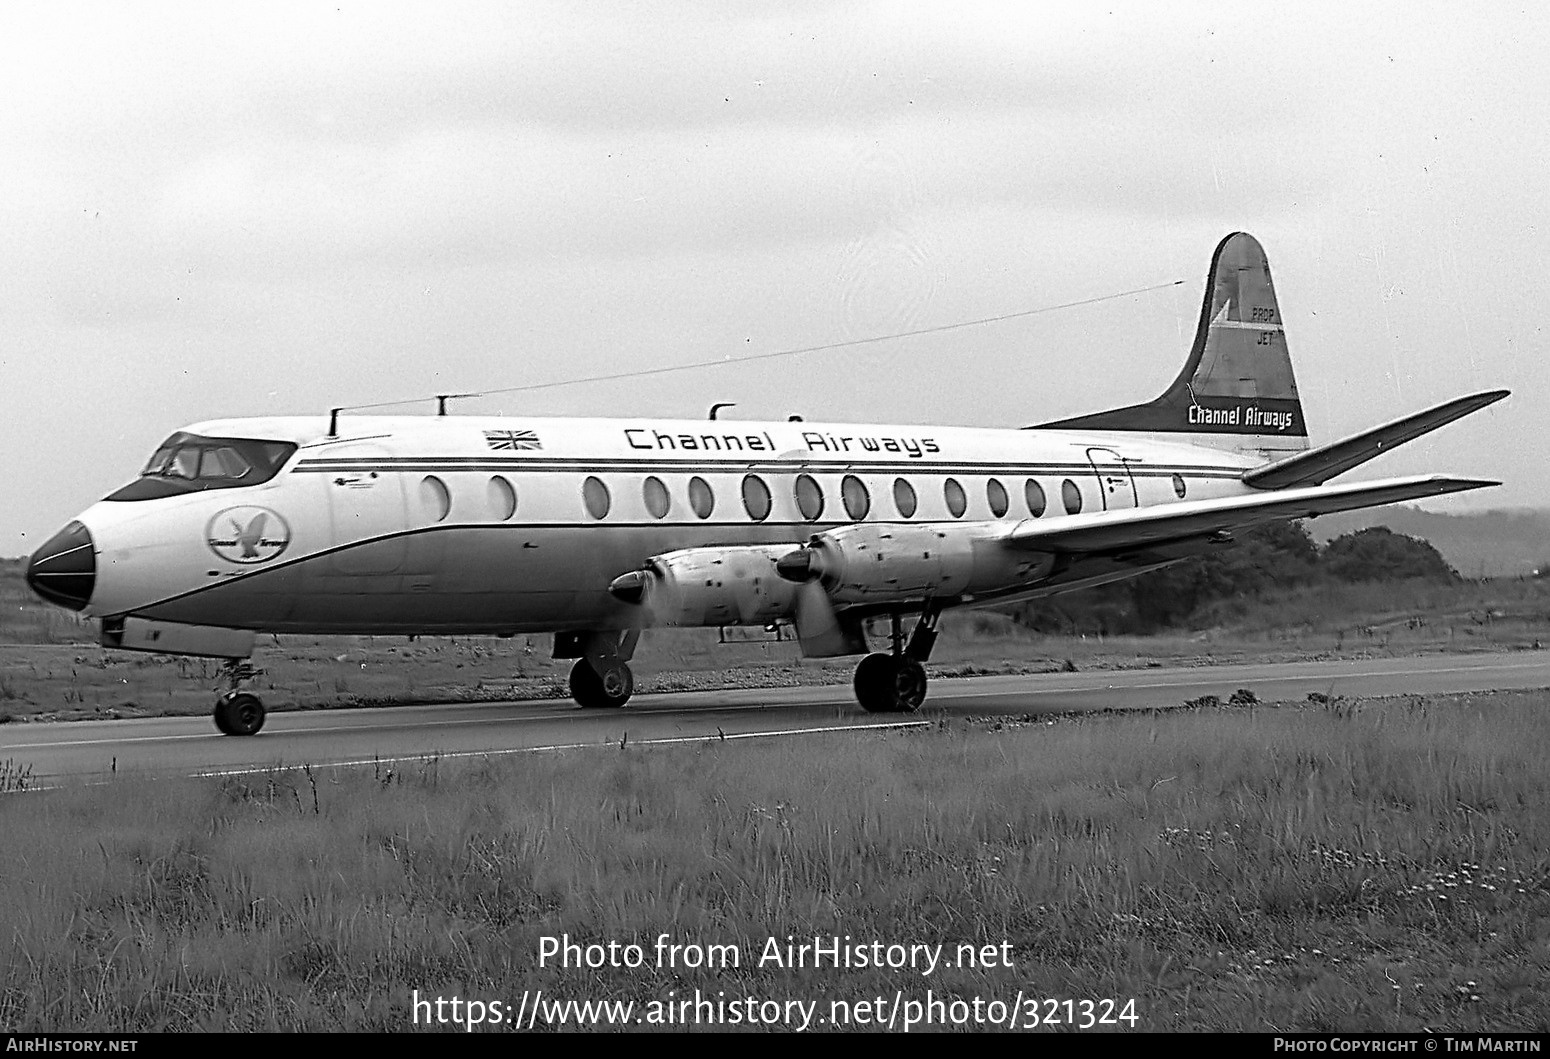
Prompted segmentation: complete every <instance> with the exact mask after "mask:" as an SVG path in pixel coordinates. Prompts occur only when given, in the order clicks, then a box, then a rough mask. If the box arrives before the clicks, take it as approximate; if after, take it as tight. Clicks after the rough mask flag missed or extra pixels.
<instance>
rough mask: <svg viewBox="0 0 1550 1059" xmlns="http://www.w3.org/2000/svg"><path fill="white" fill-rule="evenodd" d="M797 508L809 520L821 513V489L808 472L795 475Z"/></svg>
mask: <svg viewBox="0 0 1550 1059" xmlns="http://www.w3.org/2000/svg"><path fill="white" fill-rule="evenodd" d="M796 492H797V510H798V511H800V512H802V517H803V518H805V519H807V521H809V522H816V521H818V517H819V516H820V515H822V514H823V489H822V487H820V486H819V484H818V482H817V480H816V479H815V478H814V477H813V476H812V475H810V474H800V475H797V490H796Z"/></svg>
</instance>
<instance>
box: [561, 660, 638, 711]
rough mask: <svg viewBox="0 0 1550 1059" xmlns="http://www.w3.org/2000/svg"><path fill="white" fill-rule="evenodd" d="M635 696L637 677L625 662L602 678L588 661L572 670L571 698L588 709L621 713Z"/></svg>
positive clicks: (580, 662) (617, 664)
mask: <svg viewBox="0 0 1550 1059" xmlns="http://www.w3.org/2000/svg"><path fill="white" fill-rule="evenodd" d="M634 693H635V674H634V673H632V672H630V667H629V666H627V665H626V664H624V663H623V662H614V663H612V664H611V665H609V666H608V667H607V668H606V669H604V670H603V672H602V673H601V674H599V673H598V672H597V670H595V669H593V668H592V663H590V662H588V661H587V660H586V659H585V658H579V659H577V660H576V664H575V665H573V666H571V669H570V696H571V698H573V699H575V700H576V705H578V706H581V707H582V708H584V709H589V710H594V709H617V708H618V707H620V706H623V705H624V704H625V703H627V702H629V701H630V696H631V695H633V694H634Z"/></svg>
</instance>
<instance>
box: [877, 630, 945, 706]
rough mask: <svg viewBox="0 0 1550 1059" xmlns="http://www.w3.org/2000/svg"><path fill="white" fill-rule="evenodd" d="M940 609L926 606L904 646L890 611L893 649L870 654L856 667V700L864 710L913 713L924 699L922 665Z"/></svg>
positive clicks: (902, 638) (924, 687) (929, 647)
mask: <svg viewBox="0 0 1550 1059" xmlns="http://www.w3.org/2000/svg"><path fill="white" fill-rule="evenodd" d="M940 615H941V611H939V610H934V609H932V608H931V607H929V606H928V607H927V608H926V609H925V610H924V611H922V612H921V615H920V621H919V622H918V623H917V624H916V626H915V631H914V633H912V634H911V636H910V642H909V644H908V646H906V645H905V643H904V633H903V629H902V628H901V626H900V618H899V615H898V614H897V613H896V614H894V615H893V653H892V654H882V653H878V654H870V655H867V656H866V657H865V658H863V659H862V660H861V664H860V665H858V666H857V667H856V701H857V702H859V703H860V704H861V708H862V709H864V710H866V711H867V712H868V713H914V712H915V711H916V710H918V709H920V705H921V703H923V702H925V701H926V667H925V665H924V664H923V663H924V662H925V661H926V659H927V658H929V657H930V656H931V648H932V647H933V646H935V644H936V632H937V630H936V624H937V619H938V617H940Z"/></svg>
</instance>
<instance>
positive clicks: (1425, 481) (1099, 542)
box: [1002, 475, 1501, 553]
mask: <svg viewBox="0 0 1550 1059" xmlns="http://www.w3.org/2000/svg"><path fill="white" fill-rule="evenodd" d="M1500 484H1501V483H1500V482H1490V481H1482V480H1478V479H1473V478H1448V477H1444V476H1442V475H1417V476H1414V477H1409V478H1388V479H1384V480H1382V481H1377V482H1353V483H1351V484H1348V485H1328V486H1313V487H1309V488H1304V489H1283V490H1280V491H1278V492H1273V493H1264V494H1261V495H1250V496H1229V497H1220V498H1218V499H1214V500H1190V501H1183V502H1181V503H1177V504H1161V505H1158V506H1156V507H1144V508H1137V509H1135V510H1132V511H1119V512H1101V513H1098V514H1091V515H1072V516H1070V517H1068V518H1063V519H1051V520H1048V521H1043V520H1033V519H1029V520H1028V521H1026V522H1022V523H1019V524H1018V525H1017V526H1016V527H1015V528H1014V529H1013V530H1012V531H1011V532H1010V533H1009V534H1008V535H1007V536H1006V537H1004V538H1002V540H1003V541H1004V542H1005V543H1006V544H1007V545H1008V546H1010V547H1015V548H1026V549H1028V550H1030V551H1043V552H1056V553H1087V552H1114V551H1125V550H1128V549H1132V548H1142V547H1147V546H1150V545H1156V544H1164V543H1167V542H1169V541H1177V540H1183V539H1185V538H1189V537H1201V536H1209V535H1210V534H1213V533H1221V532H1225V531H1229V530H1234V529H1239V528H1242V527H1245V526H1252V525H1256V524H1258V523H1261V522H1276V521H1280V520H1283V519H1297V518H1312V517H1314V516H1316V515H1328V514H1333V513H1334V512H1336V511H1351V510H1353V509H1355V508H1362V507H1375V506H1377V505H1379V504H1394V503H1398V502H1400V501H1403V500H1418V499H1420V498H1422V497H1428V496H1442V495H1443V494H1444V493H1457V492H1461V491H1463V490H1466V489H1481V488H1484V487H1485V486H1491V485H1500Z"/></svg>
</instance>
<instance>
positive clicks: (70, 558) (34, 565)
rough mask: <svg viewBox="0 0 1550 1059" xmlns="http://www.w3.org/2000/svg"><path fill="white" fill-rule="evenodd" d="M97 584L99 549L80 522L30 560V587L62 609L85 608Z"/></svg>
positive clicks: (28, 578)
mask: <svg viewBox="0 0 1550 1059" xmlns="http://www.w3.org/2000/svg"><path fill="white" fill-rule="evenodd" d="M96 583H97V549H96V548H95V547H94V546H93V545H92V539H91V534H90V533H89V532H87V530H86V527H85V526H83V525H81V524H80V523H79V522H72V523H70V525H68V526H66V527H65V528H64V529H62V530H60V531H59V532H58V533H56V534H54V535H53V536H52V537H50V538H49V539H48V542H47V543H45V544H44V545H43V547H41V548H39V549H38V550H37V551H35V552H33V553H32V558H31V559H29V560H27V584H28V585H29V586H30V587H31V588H32V590H33V591H34V592H36V593H37V594H38V595H40V596H42V597H43V598H44V599H46V600H48V601H49V602H50V603H57V604H59V605H60V606H61V607H69V608H70V609H71V610H83V609H85V607H86V604H87V603H88V602H89V601H90V600H91V593H92V589H93V588H94V587H95V586H96Z"/></svg>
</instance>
